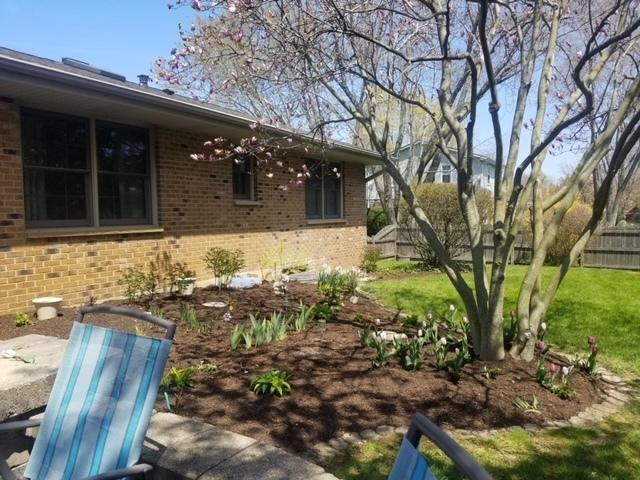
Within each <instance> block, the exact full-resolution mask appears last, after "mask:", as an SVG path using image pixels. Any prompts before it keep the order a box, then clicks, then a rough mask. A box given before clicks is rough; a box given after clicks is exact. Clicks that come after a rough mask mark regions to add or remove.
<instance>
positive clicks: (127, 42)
mask: <svg viewBox="0 0 640 480" xmlns="http://www.w3.org/2000/svg"><path fill="white" fill-rule="evenodd" d="M195 15H196V13H195V12H194V11H193V10H192V9H190V8H185V7H183V8H179V9H172V10H169V9H168V8H167V3H166V1H164V0H102V1H93V2H87V1H80V0H41V1H39V2H29V1H26V0H0V46H3V47H7V48H12V49H14V50H19V51H22V52H26V53H30V54H34V55H39V56H42V57H47V58H51V59H53V60H60V59H61V58H62V57H72V58H76V59H78V60H83V61H85V62H89V63H91V64H93V65H95V66H98V67H101V68H103V69H106V70H110V71H113V72H116V73H120V74H122V75H125V76H126V77H127V79H128V80H131V81H137V78H136V76H137V75H138V74H141V73H149V70H150V68H151V66H152V64H153V62H154V61H155V60H156V58H158V57H159V56H163V55H167V54H168V53H169V52H170V50H171V49H172V48H173V47H174V46H176V45H177V43H178V41H179V37H178V23H179V22H182V23H183V24H184V25H189V24H190V23H191V22H192V21H193V19H194V18H195ZM511 100H512V99H504V100H503V108H502V109H501V112H500V116H501V118H502V120H503V122H504V124H503V130H505V129H506V127H507V126H508V125H509V122H510V120H511V116H512V111H510V108H509V107H510V101H511ZM478 113H479V115H478V122H477V124H476V125H477V126H476V128H477V135H476V150H477V151H478V152H481V153H487V154H489V155H490V154H491V153H492V150H493V148H494V146H493V140H492V138H491V137H492V133H493V132H492V129H491V122H490V119H489V115H488V114H487V113H486V104H484V103H483V104H482V105H480V106H479V112H478ZM505 140H507V138H505ZM523 140H524V142H527V141H528V132H524V135H523ZM573 162H575V159H574V157H573V156H572V155H562V156H560V157H556V158H553V157H551V158H549V160H548V161H547V164H546V168H545V171H546V172H547V173H548V174H549V175H551V176H552V177H558V176H561V175H562V174H563V173H564V172H565V171H566V169H567V164H571V163H573Z"/></svg>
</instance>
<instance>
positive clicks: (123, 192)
mask: <svg viewBox="0 0 640 480" xmlns="http://www.w3.org/2000/svg"><path fill="white" fill-rule="evenodd" d="M21 123H22V150H23V164H24V183H25V210H26V212H25V213H26V222H27V226H28V227H31V228H46V227H82V226H86V227H100V226H114V225H147V224H151V223H152V214H151V212H152V205H151V203H152V202H151V163H150V152H149V132H148V130H146V129H144V128H140V127H132V126H128V125H120V124H114V123H108V122H102V121H93V120H88V119H85V118H79V117H72V116H68V115H59V114H54V113H48V112H40V111H35V110H23V111H22V122H21Z"/></svg>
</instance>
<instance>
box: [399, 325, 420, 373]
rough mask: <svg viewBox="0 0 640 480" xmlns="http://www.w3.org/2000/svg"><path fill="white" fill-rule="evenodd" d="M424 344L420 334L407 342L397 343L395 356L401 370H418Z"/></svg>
mask: <svg viewBox="0 0 640 480" xmlns="http://www.w3.org/2000/svg"><path fill="white" fill-rule="evenodd" d="M424 344H425V339H424V337H423V336H422V332H418V336H417V337H415V338H413V339H411V340H409V341H408V342H397V344H396V355H397V356H398V358H399V359H400V365H402V368H404V369H405V370H412V371H417V370H420V368H421V367H422V359H423V357H424V351H423V349H424Z"/></svg>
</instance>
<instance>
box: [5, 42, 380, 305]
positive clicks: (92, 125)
mask: <svg viewBox="0 0 640 480" xmlns="http://www.w3.org/2000/svg"><path fill="white" fill-rule="evenodd" d="M143 80H144V78H143ZM252 121H254V120H253V119H251V118H248V117H246V116H243V115H241V114H238V113H235V112H231V111H228V110H224V109H220V108H217V107H214V106H212V105H209V104H204V103H200V102H197V101H193V100H190V99H188V98H185V97H181V96H178V95H174V94H173V93H172V92H170V91H161V90H158V89H154V88H150V87H148V86H146V85H145V84H142V85H138V84H136V83H131V82H127V81H125V80H124V78H123V77H120V76H118V75H115V74H112V73H110V72H103V71H99V70H97V69H95V68H93V67H90V66H88V65H86V64H82V63H78V62H77V61H73V60H66V61H65V62H64V63H61V62H55V61H51V60H47V59H42V58H39V57H35V56H31V55H26V54H23V53H19V52H15V51H12V50H7V49H1V48H0V313H3V312H5V313H6V312H8V311H9V312H14V311H18V310H22V309H26V308H28V307H29V305H30V303H31V299H32V298H33V297H35V296H41V295H54V294H55V295H61V296H63V297H64V299H65V302H66V303H67V304H79V303H81V302H85V301H87V300H88V299H89V298H90V297H95V298H98V299H103V298H109V297H114V296H119V295H122V292H123V289H122V287H121V286H120V285H118V280H119V278H120V276H121V272H122V270H123V269H124V268H126V267H128V266H133V265H136V264H144V265H147V264H148V263H149V262H150V261H151V260H154V259H155V258H156V257H157V256H158V255H161V254H164V253H165V252H168V253H169V254H170V256H171V257H172V259H173V260H174V261H184V262H186V263H187V264H188V266H189V267H190V268H192V269H194V270H195V271H196V274H197V276H198V279H199V280H206V279H209V278H211V272H208V271H206V269H205V266H204V264H203V262H202V257H203V256H204V254H205V252H206V250H207V249H209V248H211V247H214V246H220V247H225V248H231V249H236V248H238V249H240V250H242V251H243V252H244V253H245V259H246V263H247V271H257V270H258V269H259V268H260V266H261V264H264V263H265V262H266V261H267V260H266V259H268V263H270V264H271V263H272V261H273V257H274V252H278V251H279V250H280V247H282V246H284V251H285V253H286V255H287V258H289V259H306V260H308V261H310V262H312V264H316V265H318V264H322V263H325V262H326V263H329V264H339V265H343V266H345V267H348V266H352V265H355V264H357V263H358V262H359V260H360V256H361V253H362V251H363V249H364V248H365V246H366V226H365V223H366V221H365V180H364V179H365V172H364V170H365V165H373V164H376V163H377V162H378V161H379V158H378V157H377V156H376V155H375V154H373V153H372V152H369V151H366V150H362V149H359V148H355V147H353V146H350V145H346V144H336V145H334V146H333V148H331V149H329V150H325V151H323V152H322V156H323V159H324V160H325V161H327V162H331V163H330V164H329V165H328V166H325V167H323V169H322V172H320V173H318V171H316V174H315V175H314V177H313V178H312V180H311V181H308V182H307V183H306V186H303V187H297V188H292V189H291V190H290V191H288V192H283V191H281V190H279V189H278V186H279V185H282V184H284V183H286V182H287V181H288V180H289V179H290V177H291V173H289V172H288V171H287V168H286V167H287V165H293V166H295V167H296V168H299V167H300V166H301V165H302V163H303V162H304V163H306V164H308V165H312V164H313V163H314V162H316V161H317V158H314V156H313V155H307V154H304V155H301V154H296V153H295V151H294V152H293V153H289V158H288V160H287V164H285V167H283V168H280V169H278V171H276V172H275V175H274V177H273V178H267V176H266V175H264V174H261V173H260V172H258V173H257V174H255V173H256V172H254V171H251V169H250V168H249V169H247V168H243V166H242V165H236V166H234V165H235V163H234V162H232V161H228V162H216V163H207V162H196V161H194V160H192V159H191V158H190V155H191V154H192V153H194V152H198V151H200V150H201V149H202V146H203V142H204V141H206V140H209V139H212V138H214V137H217V136H224V137H226V138H230V139H239V138H242V137H246V136H249V135H251V133H250V132H251V131H250V128H249V125H250V123H251V122H252ZM273 132H274V133H276V134H282V135H283V136H284V135H294V134H293V132H291V131H288V130H285V129H278V130H276V129H273ZM298 151H299V152H303V151H304V150H303V148H302V147H301V148H300V149H298ZM303 156H304V159H303ZM333 168H337V169H339V170H340V173H341V175H340V177H339V178H338V177H337V176H335V175H332V174H330V170H332V169H333ZM323 173H326V174H323Z"/></svg>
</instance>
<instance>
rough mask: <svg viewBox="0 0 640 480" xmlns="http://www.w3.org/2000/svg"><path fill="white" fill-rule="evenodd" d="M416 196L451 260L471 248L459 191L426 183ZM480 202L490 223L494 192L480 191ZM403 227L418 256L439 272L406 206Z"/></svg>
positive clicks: (427, 244) (435, 260)
mask: <svg viewBox="0 0 640 480" xmlns="http://www.w3.org/2000/svg"><path fill="white" fill-rule="evenodd" d="M415 195H416V199H417V200H418V203H419V204H420V206H421V207H422V209H423V210H424V212H425V214H426V215H427V217H428V218H429V220H430V221H431V224H432V225H433V228H434V230H435V232H436V233H437V235H438V238H440V241H441V242H442V244H443V245H444V248H445V249H446V250H447V252H448V253H449V255H450V256H451V258H454V259H455V258H456V257H459V256H460V255H461V254H462V253H464V251H465V249H466V248H467V244H468V233H467V226H466V223H465V221H464V217H463V216H462V211H461V210H460V203H459V202H458V187H457V186H456V185H453V184H446V183H444V184H443V183H425V184H421V185H418V186H417V187H415ZM476 200H477V204H478V210H479V212H480V217H481V220H482V221H483V222H486V221H488V220H489V218H490V215H491V209H492V203H493V200H492V196H491V192H489V191H488V190H484V189H477V191H476ZM400 226H401V227H402V228H403V229H404V230H406V232H407V237H408V238H407V240H408V241H409V242H410V243H411V244H412V245H413V247H414V248H415V249H416V251H417V252H418V255H419V256H420V259H421V262H422V263H423V264H424V266H425V267H428V268H437V267H438V266H439V265H440V262H439V261H438V259H437V258H436V255H435V252H434V251H433V249H432V248H431V246H430V245H429V243H428V242H427V240H426V239H425V238H424V236H423V235H422V233H421V232H420V230H419V229H418V227H417V226H416V224H415V222H414V220H413V217H412V216H411V215H410V214H409V212H408V209H407V205H406V203H404V204H403V205H402V206H401V211H400Z"/></svg>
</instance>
